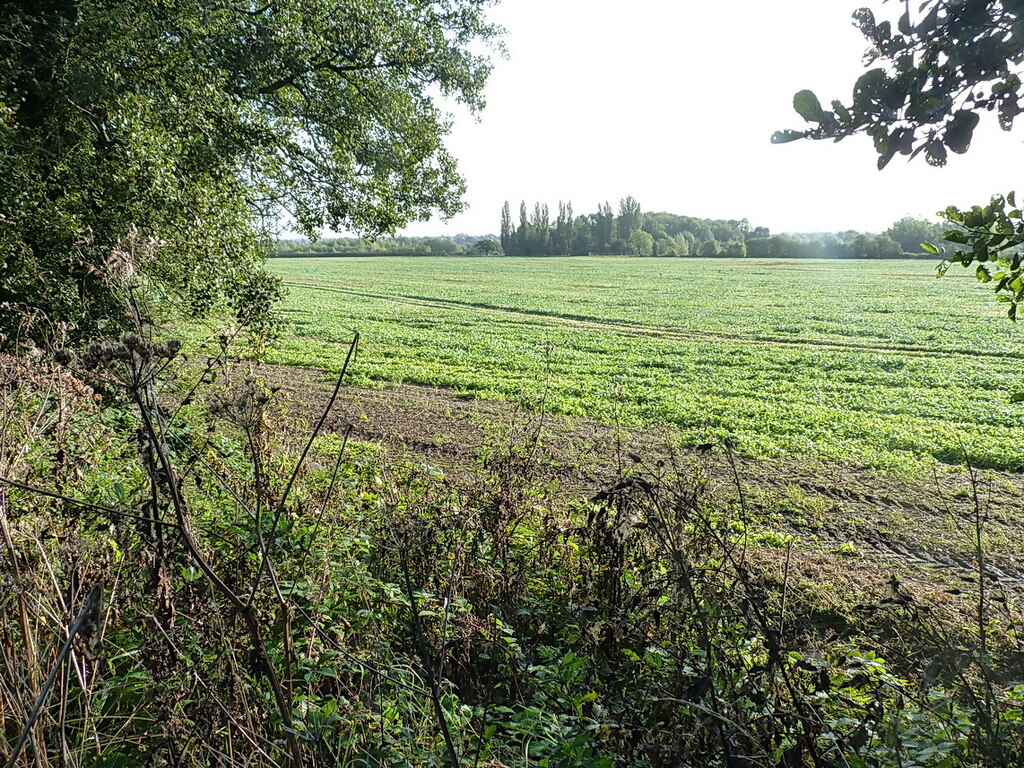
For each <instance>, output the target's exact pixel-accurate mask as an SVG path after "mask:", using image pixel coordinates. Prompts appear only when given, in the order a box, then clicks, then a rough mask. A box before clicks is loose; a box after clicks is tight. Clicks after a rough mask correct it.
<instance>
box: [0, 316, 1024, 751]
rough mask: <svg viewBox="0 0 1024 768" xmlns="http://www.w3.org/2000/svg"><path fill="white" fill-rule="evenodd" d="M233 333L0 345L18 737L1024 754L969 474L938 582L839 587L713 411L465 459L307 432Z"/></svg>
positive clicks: (524, 427)
mask: <svg viewBox="0 0 1024 768" xmlns="http://www.w3.org/2000/svg"><path fill="white" fill-rule="evenodd" d="M229 354H233V353H232V352H230V350H229V346H228V339H227V338H226V337H225V338H224V341H223V346H222V348H221V350H220V352H219V353H216V352H215V353H214V354H213V355H211V356H209V357H207V356H205V355H201V356H198V357H196V358H194V359H193V360H192V361H191V362H186V361H185V359H184V358H183V357H182V355H181V350H180V348H179V346H178V345H177V344H176V343H173V342H162V343H157V342H154V341H151V340H149V339H147V338H145V337H144V336H143V335H141V334H139V335H130V336H125V337H122V338H121V339H120V340H118V341H110V342H102V343H98V344H96V345H94V346H92V347H90V348H88V349H87V350H85V351H84V353H83V354H82V355H81V357H77V356H75V355H72V354H70V353H63V354H58V355H57V359H58V360H59V361H60V362H59V363H52V362H49V361H48V359H47V358H46V357H45V356H43V355H40V354H38V353H37V352H29V353H28V354H27V355H26V356H24V357H19V358H13V357H10V356H5V357H4V358H3V359H2V363H3V368H2V373H3V386H2V387H0V398H3V401H2V402H3V408H2V409H0V413H2V414H3V420H2V422H0V476H2V477H3V478H5V480H4V481H3V488H2V493H0V503H2V505H3V506H2V508H0V525H2V527H3V530H2V532H0V533H2V537H3V542H4V547H5V550H4V551H5V557H4V558H3V559H2V560H0V564H2V568H3V579H4V582H5V583H6V584H8V585H10V588H8V589H5V590H3V591H0V611H2V615H4V616H5V617H6V618H5V621H4V623H3V631H2V634H0V663H2V664H3V670H4V674H3V676H2V677H0V713H2V722H0V730H2V731H3V733H4V736H5V739H6V741H7V743H8V745H9V750H10V751H9V752H8V753H7V755H8V764H9V765H24V766H29V765H44V766H49V765H98V766H131V765H139V764H153V765H180V766H193V765H222V766H234V765H239V766H241V765H247V766H270V765H275V766H276V765H285V766H301V765H310V766H315V765H332V766H333V765H345V766H385V765H386V766H426V765H449V766H456V765H460V766H495V767H497V766H523V767H524V768H525V767H526V766H551V767H554V766H591V767H597V766H611V765H631V766H677V765H702V766H729V767H731V766H737V765H742V766H763V767H765V768H767V767H768V766H773V767H774V766H794V767H795V766H804V765H813V766H822V767H824V766H843V767H846V766H912V765H913V766H928V767H936V768H938V767H940V766H982V765H986V766H988V765H991V766H995V765H1013V764H1019V763H1020V761H1021V760H1022V759H1024V722H1022V718H1024V708H1022V704H1024V686H1021V685H1019V677H1018V675H1017V672H1018V670H1019V659H1020V657H1021V649H1020V647H1019V629H1018V628H1019V613H1018V609H1017V606H1016V602H1015V600H1016V598H1015V596H1014V594H1013V593H1009V592H1007V591H1004V590H1003V589H1002V586H1001V585H1000V584H999V582H998V581H997V580H995V579H993V578H992V574H991V572H990V571H989V569H988V568H987V565H986V560H985V546H984V541H985V540H984V530H985V526H986V520H985V519H984V518H985V516H984V515H983V513H982V506H981V505H980V504H975V505H974V506H973V510H974V513H973V514H968V515H967V516H966V517H965V518H964V519H963V520H959V521H958V522H957V524H958V525H963V526H965V527H966V528H967V529H969V530H976V531H977V548H976V556H977V563H976V568H975V571H974V573H973V575H971V576H969V577H968V578H967V579H966V581H965V582H962V583H961V584H960V585H959V586H958V587H957V588H955V589H950V590H947V591H946V592H945V593H938V594H931V595H922V594H921V593H920V592H916V591H914V590H911V589H909V588H908V587H907V586H905V585H903V584H901V583H900V582H899V581H898V580H896V579H893V580H892V581H890V582H889V583H888V584H878V585H876V586H875V588H874V589H869V590H864V591H863V592H862V593H861V594H858V595H857V596H856V600H857V602H856V604H853V602H852V600H849V597H848V598H847V602H846V608H845V609H843V610H836V609H835V608H830V607H829V606H828V604H827V603H826V602H824V601H823V600H822V599H821V594H822V593H821V589H822V586H823V585H822V584H820V583H815V582H813V581H808V580H807V579H806V578H805V577H803V576H802V575H801V572H800V570H799V569H798V568H796V567H795V566H794V563H795V560H796V558H795V557H794V552H793V548H792V546H790V547H788V548H787V549H778V548H775V547H772V546H768V547H766V546H764V542H763V541H759V540H756V539H754V538H753V537H752V536H750V535H749V531H750V526H749V523H750V522H751V521H750V516H751V514H752V511H753V510H752V507H751V505H750V502H749V499H748V495H747V492H746V488H745V484H744V482H743V479H742V478H741V477H740V476H739V474H738V472H737V471H736V464H735V455H734V453H733V451H732V449H731V447H730V443H729V442H728V441H722V442H721V443H720V444H719V445H718V447H717V450H716V452H715V453H713V454H708V457H705V458H700V457H699V456H697V455H696V454H691V455H687V456H682V457H679V456H676V457H673V456H671V455H666V456H663V457H659V456H647V455H641V454H627V455H622V456H621V457H620V459H621V460H622V462H623V467H624V471H623V472H622V474H621V475H620V476H619V477H618V478H617V479H616V480H615V481H613V482H611V483H610V484H608V485H606V486H604V487H602V488H596V489H594V492H593V493H588V494H586V495H584V496H581V497H577V498H568V499H567V498H565V497H564V495H560V494H557V493H555V492H554V490H555V489H554V486H553V483H552V482H551V481H552V478H551V477H550V475H549V474H548V469H547V468H548V467H550V462H549V461H548V460H547V457H546V456H545V449H544V443H543V441H542V440H541V439H540V436H541V434H542V431H543V420H544V415H543V413H542V412H541V413H536V414H535V415H534V416H533V417H532V418H531V417H525V418H523V417H521V418H519V419H518V420H517V421H516V426H515V427H514V428H512V429H510V431H508V432H507V433H505V434H503V435H500V439H497V440H495V441H494V442H493V444H492V445H491V447H490V449H489V450H486V451H485V452H484V454H483V459H482V461H481V464H480V465H479V467H478V471H477V472H476V473H475V474H474V475H473V476H472V477H471V478H469V479H466V480H464V481H462V482H458V481H456V480H455V479H454V478H451V477H446V476H445V475H443V474H442V473H441V472H439V471H438V470H436V469H434V468H432V467H428V466H423V465H422V464H415V463H412V464H410V463H407V462H405V461H403V460H402V459H401V457H396V456H391V457H389V456H387V455H385V454H383V453H382V452H381V449H380V448H378V447H375V446H373V445H368V444H357V443H354V442H352V441H351V440H350V439H349V436H350V433H349V432H348V431H347V430H344V429H342V430H333V429H324V428H323V427H324V425H325V424H326V423H327V422H328V418H327V417H329V410H330V408H331V407H332V406H331V404H332V403H333V402H334V400H333V397H332V398H329V399H328V405H327V408H326V409H325V411H324V412H323V413H321V414H320V415H319V416H314V417H313V418H310V419H308V427H307V429H306V430H305V431H302V430H299V429H298V428H297V427H299V426H301V425H302V423H303V422H302V420H299V419H297V418H296V415H295V413H294V412H288V411H285V412H282V411H281V409H282V408H289V407H290V406H289V405H288V404H286V403H282V402H280V401H279V400H278V398H277V397H276V395H275V393H274V392H273V391H272V389H268V388H267V387H266V386H265V385H263V384H262V383H261V382H260V381H259V380H258V378H256V377H253V376H252V375H251V374H249V375H247V374H246V373H245V372H244V370H240V369H239V368H237V367H235V366H228V365H226V364H224V358H225V357H226V356H228V355H229ZM351 365H352V360H351V358H350V359H349V366H350V367H349V370H352V369H351ZM346 375H347V374H346ZM340 381H342V382H344V378H342V379H340ZM97 394H102V398H103V400H102V402H97V397H96V395H97ZM282 422H283V423H284V424H286V425H287V427H285V428H275V427H274V424H275V423H282ZM712 455H713V456H716V457H717V458H716V459H711V458H710V456H712ZM709 461H717V462H719V463H720V466H719V470H720V471H724V472H725V473H727V475H729V474H731V476H732V478H733V485H732V486H731V488H729V487H726V488H721V487H719V488H718V490H717V491H714V490H713V489H714V487H715V486H714V485H713V484H711V483H709V477H710V472H711V466H710V464H709Z"/></svg>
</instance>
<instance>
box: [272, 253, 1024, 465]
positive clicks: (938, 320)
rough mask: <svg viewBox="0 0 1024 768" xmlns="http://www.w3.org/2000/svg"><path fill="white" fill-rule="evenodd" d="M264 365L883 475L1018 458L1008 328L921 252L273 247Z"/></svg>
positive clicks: (1014, 364) (963, 279)
mask: <svg viewBox="0 0 1024 768" xmlns="http://www.w3.org/2000/svg"><path fill="white" fill-rule="evenodd" d="M270 267H271V269H273V270H274V271H276V272H277V273H279V274H280V275H282V276H283V277H284V279H285V282H286V285H287V288H288V291H289V295H288V298H287V300H286V303H285V309H284V311H285V313H286V317H287V318H288V321H289V327H288V329H287V331H286V333H285V338H284V340H283V342H282V344H280V345H279V346H278V347H277V348H275V349H274V350H272V352H271V362H276V363H284V364H288V365H294V366H303V367H317V368H325V369H328V370H335V371H336V370H338V369H340V367H341V363H342V361H343V360H344V357H345V353H346V349H347V343H348V342H349V341H350V339H351V337H352V332H353V330H358V331H359V332H360V333H361V334H362V344H361V348H360V354H359V357H358V363H357V365H356V371H355V375H354V378H353V382H354V383H364V384H365V383H384V382H405V383H413V384H423V385H430V386H436V387H444V388H447V389H450V390H452V391H454V392H456V393H458V394H460V395H464V396H467V397H475V398H494V399H503V400H512V401H523V402H528V403H537V402H539V401H540V399H541V398H543V399H544V402H545V404H546V407H547V408H549V409H551V410H552V411H553V412H555V413H558V414H562V415H565V416H569V417H576V416H581V417H582V416H585V417H589V418H594V419H598V420H600V421H604V422H607V423H619V424H623V425H629V426H633V427H637V426H643V425H659V427H661V426H669V427H672V428H673V429H678V434H679V439H680V441H681V442H682V443H684V444H687V443H688V444H694V443H698V442H704V441H707V440H709V439H715V438H720V437H723V436H725V435H729V436H732V437H733V439H734V440H735V442H736V444H737V446H738V449H739V450H741V451H742V452H743V453H745V454H747V455H749V456H753V457H767V456H787V455H794V456H797V457H804V458H808V459H810V458H820V459H825V460H833V461H842V462H849V463H853V464H856V465H859V466H865V467H872V468H877V469H881V470H884V471H887V472H895V473H898V474H902V473H906V474H917V473H921V472H925V471H928V470H929V469H930V468H931V467H933V466H934V465H935V462H936V460H937V461H938V462H943V463H948V464H959V463H962V462H963V459H964V455H965V451H966V454H967V455H968V456H969V457H970V460H971V461H972V463H973V464H974V465H975V466H979V467H988V468H996V469H1010V470H1012V469H1016V468H1017V467H1019V466H1021V465H1024V406H1014V405H1011V404H1010V403H1009V398H1010V395H1011V393H1012V392H1014V391H1016V390H1018V389H1024V349H1021V348H1020V345H1019V341H1020V333H1021V331H1020V329H1018V328H1017V327H1016V326H1015V325H1013V324H1012V323H1010V322H1009V321H1008V320H1006V319H1005V317H1004V316H1003V314H1002V313H1001V311H1000V305H998V304H997V303H996V302H995V301H994V300H993V297H992V296H991V294H990V293H989V292H988V291H987V290H986V289H985V288H984V287H983V286H980V285H978V284H977V283H976V282H975V281H974V279H973V276H971V275H968V274H965V273H964V272H962V271H957V270H956V269H954V270H951V271H950V273H949V274H948V275H947V276H946V277H945V278H943V279H941V280H939V279H936V277H935V271H934V263H932V262H929V261H895V262H893V261H887V262H866V261H776V262H758V261H752V260H725V259H720V260H719V259H714V260H710V259H635V258H615V257H593V258H564V259H563V258H545V259H509V258H422V257H421V258H338V259H330V258H317V259H279V260H274V261H272V262H271V263H270Z"/></svg>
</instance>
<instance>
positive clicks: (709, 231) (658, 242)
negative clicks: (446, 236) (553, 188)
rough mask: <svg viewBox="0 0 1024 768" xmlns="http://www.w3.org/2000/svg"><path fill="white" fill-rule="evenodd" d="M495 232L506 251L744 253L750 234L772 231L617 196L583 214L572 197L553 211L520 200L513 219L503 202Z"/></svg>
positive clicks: (519, 253)
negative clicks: (615, 201) (651, 208)
mask: <svg viewBox="0 0 1024 768" xmlns="http://www.w3.org/2000/svg"><path fill="white" fill-rule="evenodd" d="M499 231H500V233H501V234H500V237H501V248H502V251H503V252H504V253H505V255H507V256H581V255H586V254H633V255H635V256H718V255H726V256H745V255H746V247H745V242H746V240H747V239H748V238H749V237H754V236H760V237H768V236H769V234H770V233H769V231H768V229H767V228H765V227H755V228H751V226H750V224H749V222H747V220H746V219H739V220H736V219H730V220H719V219H700V218H695V217H693V216H678V215H676V214H673V213H644V212H643V210H642V209H641V208H640V203H639V202H637V200H636V198H634V197H632V196H630V197H625V198H623V199H622V200H620V201H619V205H618V209H617V210H615V209H613V208H612V206H611V205H610V204H609V203H607V202H606V203H602V204H601V205H599V206H598V207H597V211H596V212H594V213H590V214H584V215H581V216H575V215H574V213H573V207H572V203H571V202H568V203H563V202H561V201H559V203H558V212H557V213H556V214H554V216H552V213H551V211H550V209H549V208H548V206H547V204H545V203H535V204H534V206H533V209H532V211H531V210H530V209H529V208H528V206H527V205H526V203H525V202H522V203H520V204H519V215H518V217H517V218H515V219H514V218H513V216H512V209H511V207H510V205H509V203H508V202H506V203H505V205H504V206H503V207H502V209H501V225H500V229H499Z"/></svg>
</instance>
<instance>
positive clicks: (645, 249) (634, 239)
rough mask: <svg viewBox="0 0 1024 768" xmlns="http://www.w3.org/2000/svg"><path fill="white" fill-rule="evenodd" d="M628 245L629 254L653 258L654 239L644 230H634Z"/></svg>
mask: <svg viewBox="0 0 1024 768" xmlns="http://www.w3.org/2000/svg"><path fill="white" fill-rule="evenodd" d="M628 243H629V252H630V253H632V254H633V255H634V256H651V255H652V254H653V253H654V238H653V237H651V236H650V234H649V233H647V232H644V231H643V230H642V229H637V230H634V232H633V234H631V235H630V236H629V240H628Z"/></svg>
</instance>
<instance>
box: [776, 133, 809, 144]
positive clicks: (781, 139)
mask: <svg viewBox="0 0 1024 768" xmlns="http://www.w3.org/2000/svg"><path fill="white" fill-rule="evenodd" d="M806 135H807V134H805V133H804V132H803V131H776V132H775V133H773V134H772V144H788V143H789V142H791V141H796V140H797V139H802V138H804V137H805V136H806Z"/></svg>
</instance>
